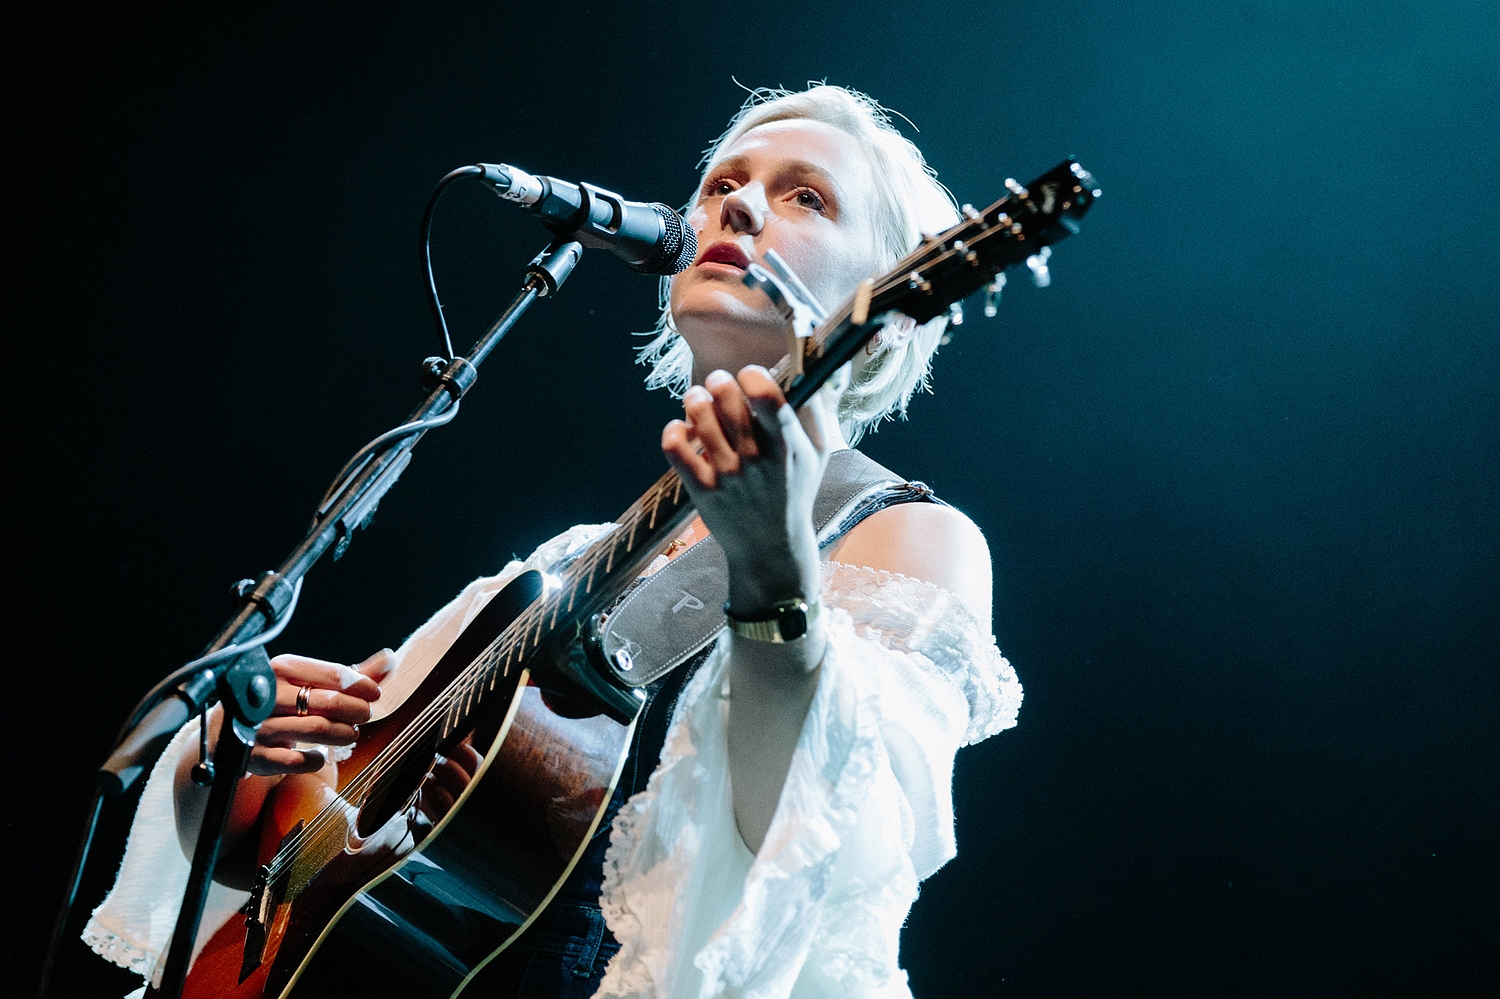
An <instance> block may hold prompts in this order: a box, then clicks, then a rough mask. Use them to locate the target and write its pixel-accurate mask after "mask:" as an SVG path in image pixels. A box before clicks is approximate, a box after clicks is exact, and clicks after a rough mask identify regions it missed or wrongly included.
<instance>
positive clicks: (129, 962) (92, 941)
mask: <svg viewBox="0 0 1500 999" xmlns="http://www.w3.org/2000/svg"><path fill="white" fill-rule="evenodd" d="M83 942H84V943H85V944H87V945H88V947H89V949H90V950H92V951H93V952H94V953H95V954H98V955H99V956H100V957H102V958H104V959H105V960H106V961H109V962H110V963H112V964H117V965H119V966H120V967H122V968H124V969H125V970H126V971H133V972H135V973H136V974H137V975H140V976H141V977H142V978H145V977H146V976H148V975H149V974H150V973H151V967H152V965H153V964H155V963H156V955H155V954H153V953H151V952H150V951H146V950H142V949H141V948H139V947H136V946H133V945H132V944H129V943H127V942H126V941H125V940H123V939H122V938H120V937H119V936H117V935H116V934H114V933H111V932H110V931H109V930H107V929H105V928H104V926H103V925H102V924H101V923H100V922H99V921H98V920H97V919H90V920H89V921H88V924H87V925H86V926H84V928H83Z"/></svg>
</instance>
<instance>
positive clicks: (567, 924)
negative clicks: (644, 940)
mask: <svg viewBox="0 0 1500 999" xmlns="http://www.w3.org/2000/svg"><path fill="white" fill-rule="evenodd" d="M619 949H620V945H619V944H618V943H616V942H615V939H614V937H613V936H612V935H610V932H609V931H608V930H607V929H605V927H604V917H603V916H602V915H600V913H599V910H598V909H597V908H595V907H593V906H588V905H573V904H569V903H567V902H563V901H560V900H559V901H554V902H553V903H552V904H551V905H549V906H547V908H546V910H545V911H544V912H543V913H542V915H541V917H540V918H539V919H538V920H537V922H536V923H535V924H534V925H532V927H531V928H530V929H528V930H527V931H526V932H525V933H524V934H522V935H521V938H520V939H519V940H517V941H516V942H515V943H513V944H511V946H510V947H508V948H506V949H505V950H504V951H503V952H501V954H500V955H499V956H498V957H496V958H495V959H494V960H493V961H491V962H490V963H489V964H488V965H486V966H485V968H484V970H483V971H481V972H480V973H479V976H478V977H477V978H476V979H475V981H474V982H473V984H471V985H470V986H469V988H467V989H465V990H464V992H465V994H466V995H472V996H474V999H588V997H589V996H592V995H593V994H594V991H595V990H596V989H597V988H598V987H599V982H600V981H601V980H602V979H603V978H604V967H605V965H607V964H608V963H609V959H610V958H611V957H613V956H614V955H615V953H616V952H618V951H619Z"/></svg>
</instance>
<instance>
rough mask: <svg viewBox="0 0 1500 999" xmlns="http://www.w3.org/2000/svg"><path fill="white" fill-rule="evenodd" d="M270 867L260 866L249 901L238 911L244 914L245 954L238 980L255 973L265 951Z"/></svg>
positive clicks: (271, 904)
mask: <svg viewBox="0 0 1500 999" xmlns="http://www.w3.org/2000/svg"><path fill="white" fill-rule="evenodd" d="M270 874H271V869H270V868H269V867H264V866H263V867H261V869H260V870H259V871H258V872H257V873H256V875H255V887H254V888H252V889H251V890H250V901H248V902H246V903H245V907H244V908H243V909H241V910H240V911H241V912H243V913H244V914H245V954H244V957H242V958H241V959H240V982H241V984H243V983H244V981H245V979H247V978H249V977H250V976H251V975H252V974H254V973H255V969H256V968H259V967H260V962H261V960H262V959H263V958H264V957H265V953H266V927H267V926H268V925H270V922H271V910H272V909H273V908H274V904H273V901H272V898H271V890H270V888H271V879H270Z"/></svg>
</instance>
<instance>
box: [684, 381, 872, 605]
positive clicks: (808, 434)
mask: <svg viewBox="0 0 1500 999" xmlns="http://www.w3.org/2000/svg"><path fill="white" fill-rule="evenodd" d="M682 402H683V409H684V413H685V417H686V419H684V420H673V421H672V422H671V423H668V424H667V426H666V429H665V430H664V431H663V432H662V450H663V451H664V452H665V453H666V456H667V459H668V461H670V462H671V464H672V466H673V468H675V469H676V470H677V474H678V476H679V477H680V478H681V479H682V481H683V484H684V485H685V486H686V487H687V490H688V492H689V493H690V494H691V495H692V497H693V502H694V503H695V504H696V505H697V507H698V512H699V513H700V514H701V515H702V517H703V522H704V523H705V524H706V525H707V527H708V529H709V530H710V531H711V532H712V533H713V536H714V537H715V538H716V539H717V540H718V542H719V545H720V546H721V547H722V548H723V549H724V554H725V556H726V558H727V559H728V563H729V605H730V607H731V608H732V609H733V610H734V611H735V612H736V613H737V614H739V615H742V616H745V617H757V616H760V615H763V614H765V613H767V612H769V611H770V609H771V607H772V606H773V605H774V604H776V603H777V602H779V601H783V600H789V599H793V598H796V597H802V598H806V599H810V598H812V597H814V596H816V595H817V592H818V587H819V583H820V578H819V574H820V569H819V566H818V545H817V538H816V535H815V532H814V530H813V524H812V508H813V500H814V498H815V497H816V496H817V492H818V486H819V485H820V484H821V483H822V481H823V469H824V468H825V467H826V465H827V463H828V455H829V453H830V451H831V450H832V448H833V447H834V446H836V445H837V444H838V442H840V441H841V440H842V437H841V435H840V434H839V430H838V423H837V420H836V417H835V414H834V411H833V404H832V401H831V397H830V398H824V397H822V396H819V397H815V398H814V399H813V400H812V401H811V402H810V403H809V404H808V405H807V406H805V407H804V408H803V411H802V415H801V417H800V418H799V416H798V414H797V413H796V412H794V411H793V410H792V408H791V407H790V406H789V405H788V404H787V402H786V397H785V396H783V395H782V393H781V389H780V387H779V386H777V384H776V382H775V381H774V380H773V379H772V378H771V376H770V373H769V372H767V371H766V369H765V368H762V367H760V366H758V365H751V366H750V367H746V368H742V369H741V370H740V373H739V377H738V378H736V377H734V376H732V375H730V374H729V373H728V372H726V371H715V372H713V373H711V374H710V375H709V376H708V377H707V378H705V379H704V380H703V385H701V386H700V385H695V386H693V387H692V388H690V389H688V391H687V393H686V394H685V395H684V396H683V400H682Z"/></svg>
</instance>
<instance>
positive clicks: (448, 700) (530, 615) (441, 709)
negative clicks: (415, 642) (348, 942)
mask: <svg viewBox="0 0 1500 999" xmlns="http://www.w3.org/2000/svg"><path fill="white" fill-rule="evenodd" d="M679 489H680V484H679V483H677V482H676V480H675V475H674V474H673V473H670V472H669V473H668V474H667V475H665V476H663V477H662V479H660V480H658V481H657V482H656V483H655V484H653V486H652V487H651V488H650V489H648V490H647V492H646V494H645V495H644V496H643V497H642V498H641V499H640V500H638V501H637V502H636V503H635V504H633V505H632V507H631V509H630V510H627V511H626V513H625V514H623V515H622V516H621V518H620V521H619V525H620V529H619V530H616V531H612V532H610V535H608V536H607V537H606V538H603V539H600V541H599V542H596V543H595V544H594V545H591V546H590V548H589V549H588V550H587V551H586V552H585V554H584V555H583V556H580V559H579V562H580V563H583V562H585V561H587V563H588V566H587V567H588V568H590V569H591V570H592V572H597V570H598V567H599V566H598V563H599V562H600V561H601V560H604V559H605V557H606V555H610V556H613V555H614V554H615V550H616V549H618V547H619V545H618V542H619V540H620V538H621V537H622V536H624V537H627V538H630V539H631V540H632V541H633V540H634V538H633V533H630V532H633V531H634V529H635V528H636V527H638V526H639V523H640V521H641V520H642V519H644V518H645V517H646V516H648V515H655V514H656V513H658V512H659V511H660V507H661V501H662V500H664V499H669V498H670V494H671V493H673V492H676V491H678V490H679ZM622 531H623V532H627V533H624V534H623V535H622ZM633 552H634V545H629V544H628V545H627V547H626V554H631V553H633ZM592 572H591V574H592ZM573 575H574V576H575V577H576V576H577V575H578V574H577V573H574V574H573ZM580 582H582V580H581V579H576V578H575V580H574V582H573V585H572V586H570V587H564V588H559V590H558V591H557V592H556V593H555V594H554V595H553V596H552V598H551V599H544V600H542V601H537V602H536V603H533V604H531V605H529V606H528V607H527V608H526V609H525V610H524V611H523V612H522V613H521V614H520V615H518V616H517V619H516V620H515V621H513V622H512V623H511V625H509V626H507V628H506V629H504V630H503V631H502V632H501V634H500V635H499V636H497V637H496V639H495V640H494V641H492V642H491V643H490V645H489V646H488V647H487V648H486V649H485V651H484V652H483V653H481V654H480V655H479V656H478V657H476V659H475V661H474V662H473V663H471V664H470V666H469V667H466V668H465V670H464V671H463V672H461V673H460V674H459V675H458V676H457V677H455V679H454V680H453V681H452V682H451V683H450V684H449V686H448V687H446V688H444V690H443V691H442V692H441V693H440V694H439V695H438V696H437V697H435V698H434V699H433V701H432V703H430V704H429V705H427V706H426V707H425V708H424V709H423V711H422V712H420V713H419V714H418V716H417V717H416V718H414V719H413V720H412V721H411V722H410V723H409V724H408V725H407V727H406V728H404V729H403V731H402V732H401V733H400V735H398V737H397V738H396V739H393V740H392V742H391V743H390V744H389V745H388V746H386V747H385V748H384V749H382V751H381V752H380V753H379V754H377V756H376V758H375V759H374V760H372V761H371V763H370V765H368V766H367V767H366V768H365V769H364V770H362V771H361V773H360V774H358V775H356V777H355V778H354V779H353V780H351V781H350V782H349V784H347V785H345V787H344V789H343V790H342V791H341V792H339V799H340V800H338V801H335V802H331V803H330V804H329V805H328V806H326V807H325V808H324V809H323V810H322V811H321V812H320V813H319V814H318V815H317V816H315V817H314V818H313V819H312V820H310V821H309V823H308V824H307V826H306V827H304V829H303V830H302V831H301V832H300V834H299V835H298V836H296V837H294V838H292V839H291V840H289V841H288V842H287V843H285V844H283V845H282V847H281V849H279V850H278V853H277V856H276V857H275V858H273V860H272V862H271V863H270V864H269V865H268V867H270V868H271V872H270V873H271V875H272V876H274V875H276V874H279V873H280V872H281V871H282V870H283V869H285V867H287V866H288V865H289V864H290V863H292V862H293V861H294V860H295V859H296V856H297V855H300V854H302V853H305V852H306V850H307V848H308V847H309V846H312V845H316V844H318V843H319V842H320V841H321V840H322V839H323V834H324V833H325V832H330V831H333V832H340V833H341V832H343V828H342V820H344V819H345V818H346V814H345V813H346V809H347V808H349V807H350V806H351V803H352V801H358V800H361V798H362V797H363V792H364V791H365V790H367V789H368V788H369V787H370V786H371V785H373V784H374V783H375V782H377V781H378V780H379V779H381V778H382V777H384V776H385V775H386V774H387V773H389V772H390V771H391V770H392V769H393V768H394V767H395V766H397V765H399V764H400V762H401V761H400V759H399V757H401V756H403V755H405V752H406V751H407V750H408V749H410V748H412V747H413V746H414V745H415V744H419V743H422V742H426V741H428V739H429V738H430V736H431V734H432V731H433V729H434V728H435V727H436V726H438V725H440V724H441V723H442V722H444V721H445V720H446V718H447V716H448V715H449V714H450V712H452V711H453V709H454V708H455V707H457V706H458V705H460V704H462V703H463V702H464V701H465V700H467V699H468V698H470V697H471V696H472V695H473V694H475V693H476V692H478V693H480V694H481V695H482V693H483V691H482V689H481V688H482V687H483V686H484V685H485V684H486V683H489V682H490V680H491V677H492V674H493V673H494V667H495V666H496V664H497V663H498V662H499V661H500V659H501V653H502V652H503V653H504V656H505V661H506V663H507V664H508V663H509V662H510V661H511V660H512V659H517V658H524V656H525V654H526V649H525V646H526V644H527V642H526V640H527V637H528V636H529V635H530V632H531V630H532V627H533V626H534V625H535V624H537V623H538V622H540V621H541V620H544V619H545V618H546V617H547V616H548V615H549V613H555V612H557V611H559V610H560V604H561V600H562V597H563V596H564V594H565V593H568V592H570V591H572V593H573V596H574V599H575V600H576V597H577V594H576V589H577V585H578V583H580ZM523 618H524V619H525V620H523ZM554 623H555V618H554ZM518 626H519V632H518ZM518 635H519V638H518V637H517V636H518ZM502 646H503V647H502ZM517 646H519V649H518V648H517ZM284 858H285V859H284Z"/></svg>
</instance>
